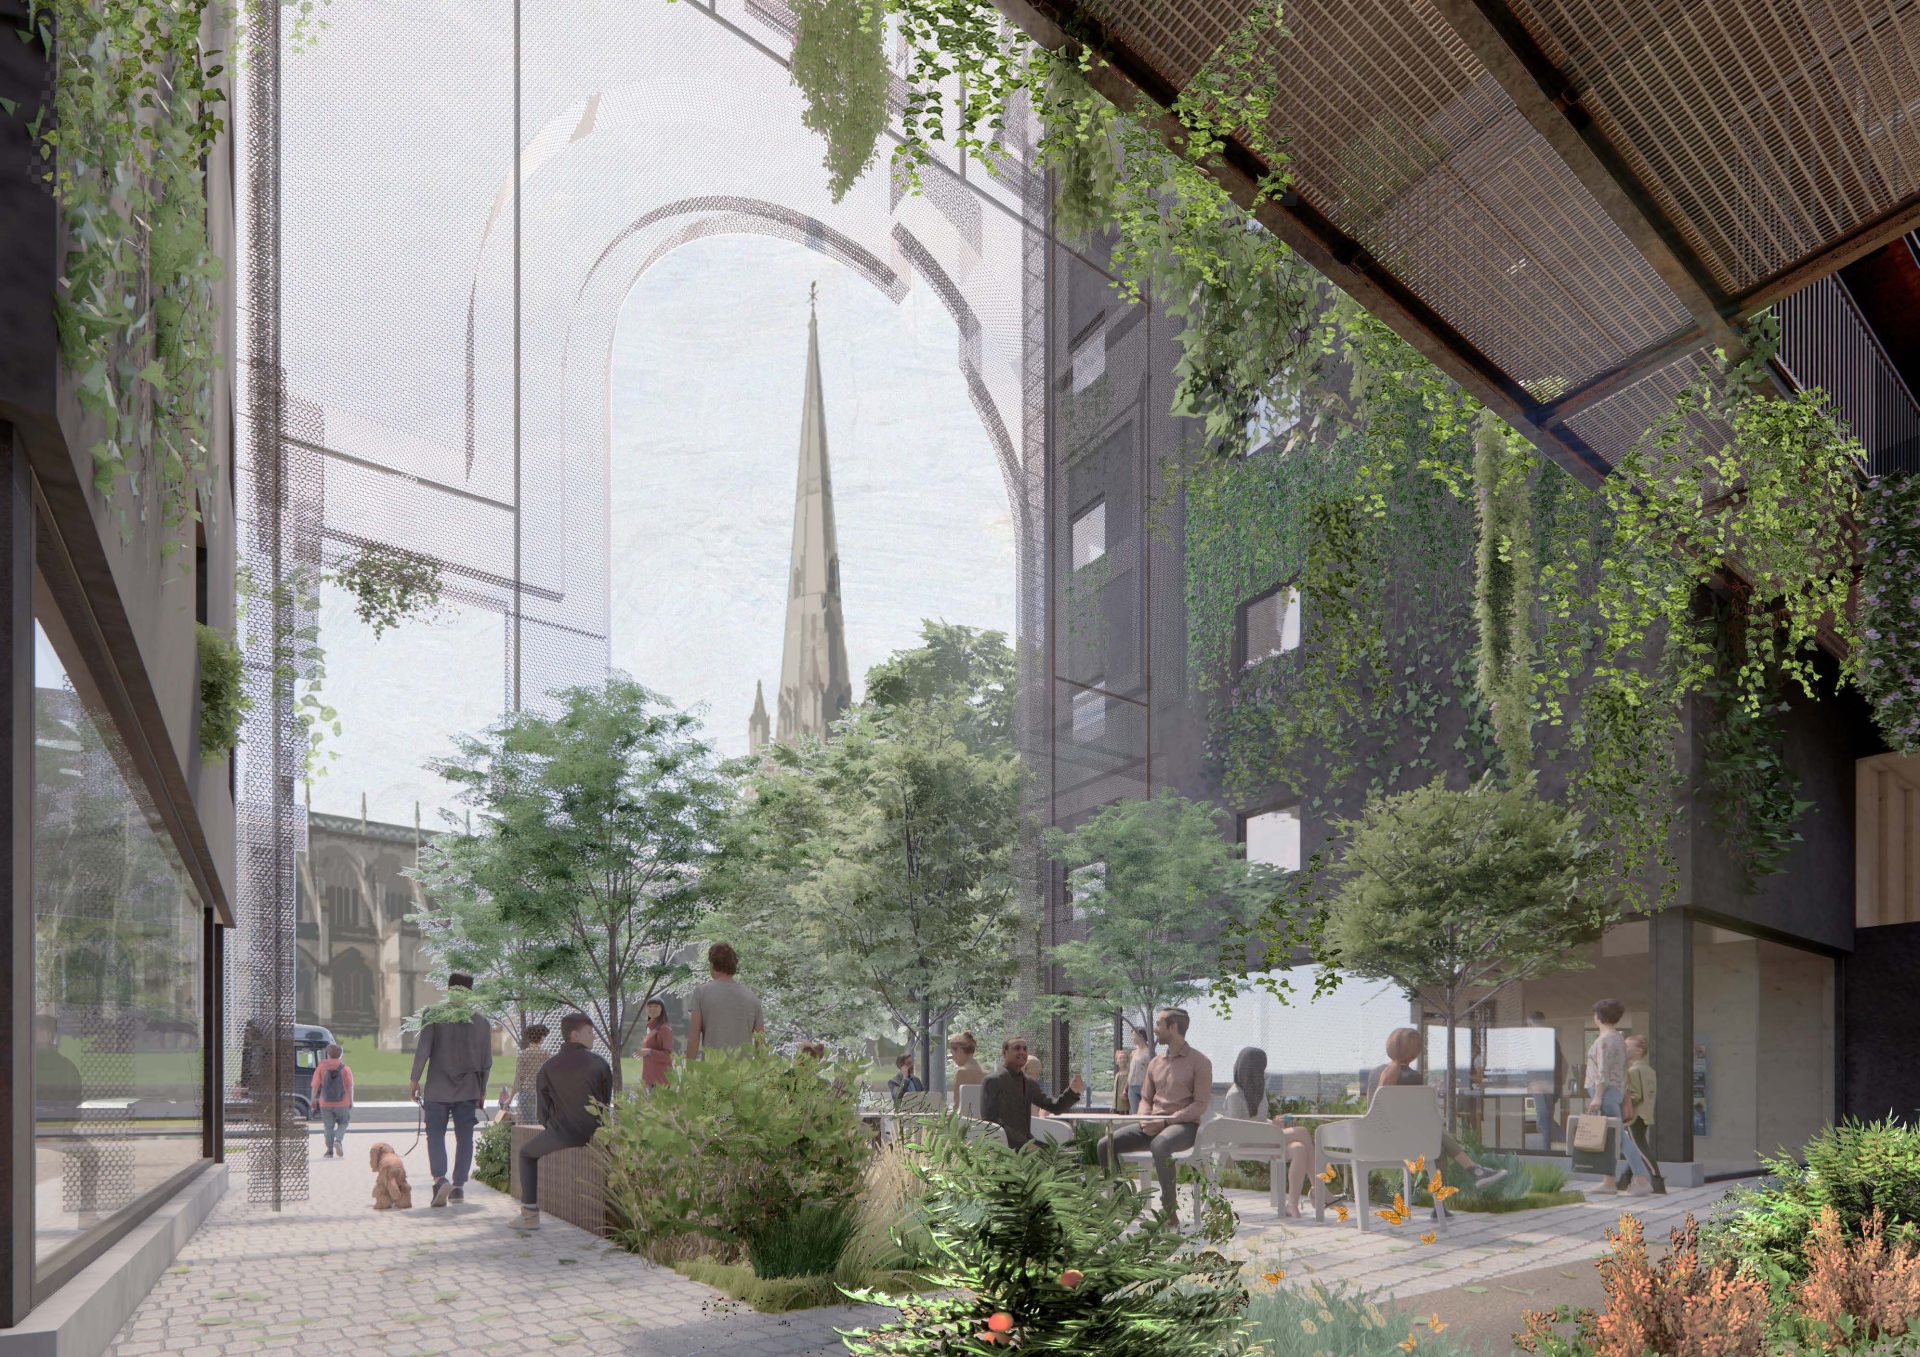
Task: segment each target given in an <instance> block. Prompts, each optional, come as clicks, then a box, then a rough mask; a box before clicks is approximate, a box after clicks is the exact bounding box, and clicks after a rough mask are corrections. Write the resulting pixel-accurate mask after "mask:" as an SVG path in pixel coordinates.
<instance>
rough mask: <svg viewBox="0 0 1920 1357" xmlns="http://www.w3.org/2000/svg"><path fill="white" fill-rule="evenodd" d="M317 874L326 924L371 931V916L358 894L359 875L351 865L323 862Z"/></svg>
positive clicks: (343, 862) (335, 861)
mask: <svg viewBox="0 0 1920 1357" xmlns="http://www.w3.org/2000/svg"><path fill="white" fill-rule="evenodd" d="M317 875H318V876H319V880H320V902H321V906H322V908H323V909H324V910H325V911H326V916H327V921H328V922H329V923H330V924H332V925H333V927H334V928H336V929H348V930H353V929H358V930H361V931H363V932H364V931H369V930H371V929H372V927H373V917H372V915H371V914H369V913H368V909H367V900H366V897H365V896H364V895H363V894H362V893H361V891H360V874H359V873H358V872H357V871H355V870H354V867H353V864H352V863H351V862H345V861H342V860H340V859H338V858H336V859H334V860H333V861H330V862H328V863H326V864H325V865H324V866H323V867H322V869H321V870H320V872H319V873H318V874H317Z"/></svg>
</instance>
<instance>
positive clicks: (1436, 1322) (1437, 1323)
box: [1427, 1311, 1447, 1333]
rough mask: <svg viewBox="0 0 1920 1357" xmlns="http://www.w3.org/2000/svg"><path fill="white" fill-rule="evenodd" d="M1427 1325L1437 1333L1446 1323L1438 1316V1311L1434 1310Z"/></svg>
mask: <svg viewBox="0 0 1920 1357" xmlns="http://www.w3.org/2000/svg"><path fill="white" fill-rule="evenodd" d="M1427 1327H1428V1328H1429V1329H1431V1330H1433V1331H1434V1332H1435V1333H1439V1332H1440V1331H1441V1330H1442V1329H1444V1328H1446V1327H1447V1325H1446V1321H1445V1320H1443V1319H1441V1318H1440V1314H1439V1312H1438V1311H1435V1312H1434V1315H1433V1318H1431V1319H1429V1320H1428V1321H1427Z"/></svg>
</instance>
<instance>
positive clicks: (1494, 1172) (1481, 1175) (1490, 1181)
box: [1473, 1164, 1507, 1188]
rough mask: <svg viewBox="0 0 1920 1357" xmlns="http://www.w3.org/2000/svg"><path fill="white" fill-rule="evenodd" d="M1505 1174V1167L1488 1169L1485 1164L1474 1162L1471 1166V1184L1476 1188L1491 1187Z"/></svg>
mask: <svg viewBox="0 0 1920 1357" xmlns="http://www.w3.org/2000/svg"><path fill="white" fill-rule="evenodd" d="M1506 1176H1507V1171H1506V1170H1505V1169H1490V1168H1488V1167H1487V1166H1486V1165H1485V1164H1475V1165H1474V1166H1473V1185H1474V1186H1475V1187H1477V1188H1478V1187H1492V1186H1493V1185H1494V1184H1495V1183H1497V1182H1499V1181H1500V1180H1501V1179H1502V1178H1504V1177H1506Z"/></svg>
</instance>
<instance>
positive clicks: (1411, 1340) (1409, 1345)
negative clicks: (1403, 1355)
mask: <svg viewBox="0 0 1920 1357" xmlns="http://www.w3.org/2000/svg"><path fill="white" fill-rule="evenodd" d="M1419 1341H1420V1340H1419V1339H1417V1338H1415V1337H1414V1336H1413V1335H1412V1334H1408V1335H1407V1341H1406V1342H1404V1343H1395V1344H1394V1346H1395V1347H1397V1348H1399V1349H1400V1351H1402V1352H1412V1351H1413V1347H1414V1344H1415V1343H1417V1342H1419Z"/></svg>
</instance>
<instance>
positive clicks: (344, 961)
mask: <svg viewBox="0 0 1920 1357" xmlns="http://www.w3.org/2000/svg"><path fill="white" fill-rule="evenodd" d="M373 1020H374V1011H373V971H372V970H371V969H370V968H369V967H368V965H367V963H366V961H365V960H364V959H363V958H362V957H361V955H360V953H358V952H355V951H351V950H349V951H345V952H341V953H339V954H338V955H336V956H335V957H334V959H333V1019H332V1021H333V1026H334V1027H335V1028H338V1029H340V1030H341V1031H347V1032H351V1031H352V1030H353V1029H354V1028H356V1027H365V1028H371V1027H372V1026H373Z"/></svg>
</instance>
